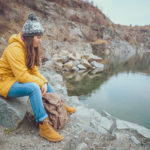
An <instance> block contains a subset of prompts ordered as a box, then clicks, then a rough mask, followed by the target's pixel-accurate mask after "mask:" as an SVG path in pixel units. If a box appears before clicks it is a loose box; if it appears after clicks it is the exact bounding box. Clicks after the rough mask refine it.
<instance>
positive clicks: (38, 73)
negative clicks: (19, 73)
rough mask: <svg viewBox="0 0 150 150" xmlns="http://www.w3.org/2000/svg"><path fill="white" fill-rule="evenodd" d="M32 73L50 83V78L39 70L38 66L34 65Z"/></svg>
mask: <svg viewBox="0 0 150 150" xmlns="http://www.w3.org/2000/svg"><path fill="white" fill-rule="evenodd" d="M32 74H33V75H35V76H37V77H38V78H40V79H41V80H43V81H44V83H48V80H47V79H46V78H45V77H44V76H43V75H42V74H41V73H40V72H39V70H38V67H37V66H34V67H33V69H32Z"/></svg>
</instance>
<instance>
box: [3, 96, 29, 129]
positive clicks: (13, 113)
mask: <svg viewBox="0 0 150 150" xmlns="http://www.w3.org/2000/svg"><path fill="white" fill-rule="evenodd" d="M27 100H28V97H21V98H8V99H4V98H3V97H0V125H1V126H4V127H6V128H8V129H16V128H17V127H18V125H19V123H21V121H22V120H23V119H24V116H25V114H26V111H27Z"/></svg>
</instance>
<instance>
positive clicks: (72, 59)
mask: <svg viewBox="0 0 150 150" xmlns="http://www.w3.org/2000/svg"><path fill="white" fill-rule="evenodd" d="M52 61H53V64H51V65H52V67H53V68H54V69H55V70H57V71H80V70H89V69H90V70H91V69H92V70H93V69H94V70H96V71H95V73H96V72H101V71H103V70H104V65H103V64H102V62H103V59H102V58H101V57H98V56H95V55H93V54H92V53H83V52H82V53H81V52H73V53H71V52H68V51H61V52H60V53H58V54H55V55H53V57H52ZM45 65H49V62H46V63H45Z"/></svg>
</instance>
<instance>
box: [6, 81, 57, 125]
mask: <svg viewBox="0 0 150 150" xmlns="http://www.w3.org/2000/svg"><path fill="white" fill-rule="evenodd" d="M48 92H54V90H53V89H52V88H51V86H50V84H49V83H48V86H47V93H48ZM22 96H29V99H30V104H31V107H32V110H33V113H34V115H35V118H36V122H41V121H43V120H44V119H45V118H47V117H48V115H47V113H46V111H45V108H44V105H43V101H42V93H41V89H40V87H39V85H38V84H36V83H33V82H28V83H20V82H18V81H17V82H15V83H14V84H13V85H12V87H11V88H10V90H9V92H8V97H22Z"/></svg>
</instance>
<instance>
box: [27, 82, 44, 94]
mask: <svg viewBox="0 0 150 150" xmlns="http://www.w3.org/2000/svg"><path fill="white" fill-rule="evenodd" d="M29 87H30V90H31V92H36V91H37V92H39V91H41V90H40V87H39V85H38V84H36V83H34V82H30V84H29Z"/></svg>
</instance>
